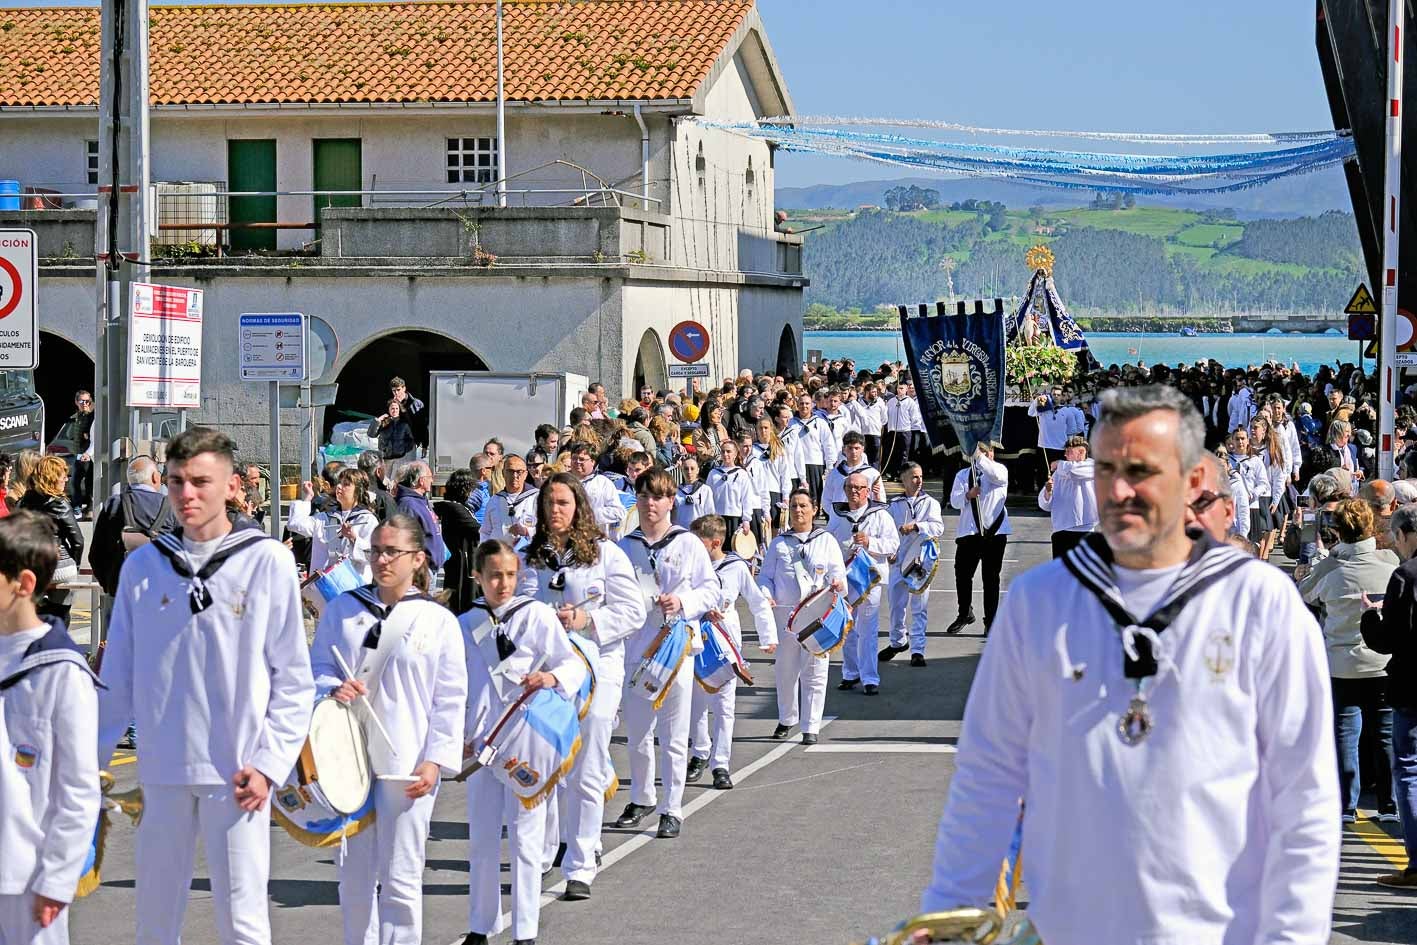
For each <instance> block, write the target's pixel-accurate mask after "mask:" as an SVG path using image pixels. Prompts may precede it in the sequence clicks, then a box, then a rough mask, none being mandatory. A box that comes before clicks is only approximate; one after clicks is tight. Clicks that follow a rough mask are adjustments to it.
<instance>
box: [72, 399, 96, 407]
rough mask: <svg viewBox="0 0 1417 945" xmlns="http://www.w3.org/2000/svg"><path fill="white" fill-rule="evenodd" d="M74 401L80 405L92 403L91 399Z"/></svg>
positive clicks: (85, 405)
mask: <svg viewBox="0 0 1417 945" xmlns="http://www.w3.org/2000/svg"><path fill="white" fill-rule="evenodd" d="M74 403H76V404H78V405H79V406H80V407H87V406H88V405H89V404H91V403H93V401H92V400H76V401H74Z"/></svg>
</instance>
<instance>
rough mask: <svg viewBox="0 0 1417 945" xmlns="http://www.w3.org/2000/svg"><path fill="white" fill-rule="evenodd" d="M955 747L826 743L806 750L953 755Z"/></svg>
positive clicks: (828, 752)
mask: <svg viewBox="0 0 1417 945" xmlns="http://www.w3.org/2000/svg"><path fill="white" fill-rule="evenodd" d="M955 751H956V748H955V746H954V745H946V744H943V743H939V742H826V743H825V744H821V745H812V746H810V747H808V748H807V749H806V752H807V754H809V755H953V754H954V753H955Z"/></svg>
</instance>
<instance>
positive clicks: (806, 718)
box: [758, 489, 846, 745]
mask: <svg viewBox="0 0 1417 945" xmlns="http://www.w3.org/2000/svg"><path fill="white" fill-rule="evenodd" d="M816 515H817V507H816V504H815V503H813V501H812V494H811V492H809V491H808V490H806V489H794V490H793V491H792V494H791V495H790V496H788V499H787V531H785V532H783V533H782V534H781V535H778V536H777V537H776V538H774V539H773V540H772V541H771V542H770V543H769V544H768V548H767V553H766V554H765V555H764V558H763V569H762V571H760V572H759V573H758V586H759V587H760V588H761V589H762V592H763V593H764V594H766V595H767V597H768V599H769V600H770V601H771V602H772V608H773V618H774V621H775V623H776V626H777V632H778V638H779V639H781V640H782V642H781V643H780V644H779V645H778V647H777V651H776V657H777V659H776V661H775V662H774V665H773V675H774V677H775V679H776V682H777V728H776V729H774V730H773V733H772V737H773V738H775V739H778V740H781V739H784V738H786V737H787V736H788V735H789V734H791V732H792V728H793V726H795V725H797V723H798V721H799V720H800V721H801V723H802V744H804V745H815V744H816V743H817V733H818V732H819V731H821V727H822V708H823V706H824V705H825V704H826V698H827V664H828V662H829V661H828V660H826V659H820V658H818V657H816V656H813V655H812V654H811V653H808V652H807V650H806V649H805V648H804V647H803V646H802V644H800V643H798V642H797V640H796V639H795V638H794V637H793V636H792V634H791V632H790V631H789V628H788V625H787V624H788V619H789V618H790V617H791V616H792V611H793V608H795V607H796V606H797V605H798V604H799V603H801V602H802V599H803V598H805V597H806V596H807V595H809V594H811V593H812V592H813V591H815V590H817V589H818V588H821V587H827V586H830V587H831V588H832V589H833V590H835V591H836V592H837V593H838V594H844V593H846V565H845V563H844V562H843V560H842V557H841V545H840V543H838V542H837V541H836V539H834V538H832V536H831V535H830V534H829V533H828V532H826V531H824V530H822V529H815V528H813V527H812V522H813V519H815V518H816Z"/></svg>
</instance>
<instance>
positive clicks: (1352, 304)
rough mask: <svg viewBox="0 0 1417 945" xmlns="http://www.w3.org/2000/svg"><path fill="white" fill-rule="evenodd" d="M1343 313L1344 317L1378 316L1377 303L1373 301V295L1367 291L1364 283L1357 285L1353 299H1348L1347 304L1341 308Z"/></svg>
mask: <svg viewBox="0 0 1417 945" xmlns="http://www.w3.org/2000/svg"><path fill="white" fill-rule="evenodd" d="M1343 313H1344V314H1345V315H1376V314H1378V303H1377V302H1374V301H1373V293H1371V292H1369V291H1368V286H1367V285H1366V284H1365V283H1362V282H1360V283H1358V288H1357V290H1356V291H1355V292H1354V293H1353V298H1351V299H1349V300H1348V304H1347V305H1345V306H1344V307H1343Z"/></svg>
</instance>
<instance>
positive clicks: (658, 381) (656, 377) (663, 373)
mask: <svg viewBox="0 0 1417 945" xmlns="http://www.w3.org/2000/svg"><path fill="white" fill-rule="evenodd" d="M644 384H648V385H649V386H650V387H653V388H654V389H655V390H665V389H667V388H668V387H669V368H668V367H667V366H666V365H665V362H664V345H663V343H661V342H660V340H659V333H658V332H656V331H655V330H654V329H653V328H650V329H647V330H646V331H645V333H644V334H643V335H641V336H640V346H639V349H638V350H637V351H636V352H635V373H634V376H633V377H632V378H631V385H630V389H629V390H628V391H626V392H625V396H626V397H634V396H636V395H637V394H638V393H639V389H640V387H641V385H644Z"/></svg>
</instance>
